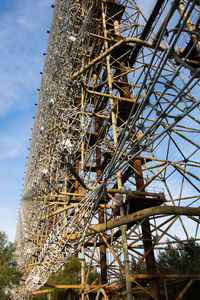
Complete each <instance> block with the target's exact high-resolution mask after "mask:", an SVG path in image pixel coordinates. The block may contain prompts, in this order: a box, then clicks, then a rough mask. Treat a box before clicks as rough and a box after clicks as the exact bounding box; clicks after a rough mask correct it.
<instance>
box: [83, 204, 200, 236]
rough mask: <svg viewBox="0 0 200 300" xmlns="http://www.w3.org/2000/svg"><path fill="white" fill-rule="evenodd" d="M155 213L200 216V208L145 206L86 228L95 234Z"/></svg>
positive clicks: (89, 233)
mask: <svg viewBox="0 0 200 300" xmlns="http://www.w3.org/2000/svg"><path fill="white" fill-rule="evenodd" d="M156 215H175V216H177V215H185V216H200V208H194V207H182V206H179V207H175V206H153V207H150V208H145V209H142V210H139V211H137V212H136V213H132V214H129V215H126V216H124V217H120V218H117V219H115V220H110V221H107V222H106V223H103V224H98V225H95V226H93V227H91V228H89V230H88V235H91V234H95V233H98V232H102V231H106V230H108V229H112V228H115V227H119V226H121V225H125V224H129V223H136V222H138V221H141V220H143V219H145V218H147V217H151V216H156Z"/></svg>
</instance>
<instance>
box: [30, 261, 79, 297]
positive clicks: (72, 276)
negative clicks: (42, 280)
mask: <svg viewBox="0 0 200 300" xmlns="http://www.w3.org/2000/svg"><path fill="white" fill-rule="evenodd" d="M80 272H81V264H80V261H79V259H78V257H77V256H73V257H72V258H71V259H70V260H69V262H68V263H67V264H66V265H65V266H64V267H63V268H62V269H61V271H60V272H58V273H57V274H55V275H53V276H51V277H50V278H49V280H48V283H49V284H50V285H51V284H52V285H54V284H55V285H56V284H61V285H62V284H80V280H81V278H80ZM51 295H52V299H54V300H62V299H65V300H76V299H79V296H78V291H77V290H75V289H56V288H55V289H54V291H53V292H52V293H51ZM34 299H38V300H40V299H41V300H42V299H47V295H46V294H43V295H36V296H34Z"/></svg>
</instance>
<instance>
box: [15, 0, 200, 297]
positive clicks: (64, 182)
mask: <svg viewBox="0 0 200 300" xmlns="http://www.w3.org/2000/svg"><path fill="white" fill-rule="evenodd" d="M153 4H154V6H152V11H151V13H150V15H149V17H148V19H146V18H145V16H144V15H143V14H142V11H141V10H140V8H139V7H140V1H134V0H131V1H130V0H119V1H114V0H96V1H91V0H84V1H81V0H68V1H66V0H57V1H55V5H54V6H53V7H54V17H53V22H52V27H51V30H50V37H49V43H48V49H47V53H46V56H45V66H44V71H43V76H42V83H41V88H40V92H39V101H38V105H37V111H36V115H35V122H34V128H33V133H32V139H31V145H30V152H29V157H28V162H27V169H26V176H25V182H24V189H23V195H22V200H21V207H20V214H19V220H18V226H17V234H16V241H17V250H16V256H17V261H18V266H19V268H20V269H21V270H22V271H23V273H24V276H23V280H22V281H21V284H20V287H18V288H17V290H16V291H15V292H14V298H15V299H18V300H20V299H27V298H28V297H29V296H28V295H31V294H32V295H34V294H36V293H40V291H37V290H39V289H40V287H42V286H43V285H44V284H46V282H47V280H48V278H49V276H50V275H51V274H54V273H56V272H57V271H58V270H59V269H60V268H61V267H62V266H63V265H64V264H65V263H66V262H67V260H68V259H69V258H70V257H71V256H72V255H74V254H77V255H78V256H79V257H80V258H81V268H82V269H81V270H82V271H81V284H80V285H79V286H76V288H79V290H80V297H81V299H82V300H83V299H89V298H90V294H91V293H93V294H94V293H95V294H96V299H99V298H100V297H103V298H104V299H109V298H110V297H111V295H113V294H116V295H120V293H124V294H126V297H127V299H128V300H130V299H133V298H134V297H135V298H134V299H141V298H140V297H141V295H147V297H149V299H156V300H159V299H160V294H161V293H164V294H165V295H166V299H168V298H167V291H166V282H167V281H168V280H177V279H185V280H188V283H187V282H186V283H187V285H186V287H185V289H184V290H183V291H182V292H181V293H180V295H179V296H178V298H177V299H181V297H182V296H183V294H184V293H185V291H186V290H187V289H188V288H189V286H191V284H192V279H193V278H200V274H196V275H192V274H181V275H180V274H171V275H170V274H168V275H164V274H158V273H157V268H156V257H157V253H158V251H160V250H163V249H174V247H173V245H175V244H176V243H177V241H181V242H182V243H184V242H186V241H188V240H190V239H191V238H193V239H194V240H196V241H199V238H200V234H199V217H200V209H199V199H200V186H199V179H200V178H199V173H200V172H199V166H200V165H199V148H200V146H199V130H200V126H199V125H200V121H199V120H200V118H199V117H200V112H199V105H200V98H199V76H200V59H199V58H200V42H199V38H200V34H199V28H200V27H199V26H200V25H199V23H200V17H199V9H200V7H199V4H200V3H199V1H183V2H180V1H178V0H174V1H172V3H171V1H165V0H157V1H154V2H153ZM133 261H134V264H133ZM95 271H97V272H98V273H99V278H97V279H98V280H96V282H93V283H91V282H89V281H88V280H89V274H90V273H92V272H95ZM48 285H49V286H51V287H55V286H52V285H51V284H50V283H49V284H48ZM59 287H60V288H69V287H70V286H68V285H65V286H59ZM71 287H72V288H73V287H74V286H71ZM36 291H37V292H36ZM42 292H48V293H49V292H50V291H49V290H48V291H46V290H44V291H42Z"/></svg>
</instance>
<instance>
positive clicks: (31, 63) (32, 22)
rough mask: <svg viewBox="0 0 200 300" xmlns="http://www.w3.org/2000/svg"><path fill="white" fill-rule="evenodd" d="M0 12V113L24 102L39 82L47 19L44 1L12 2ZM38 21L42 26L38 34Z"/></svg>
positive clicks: (47, 12) (4, 112)
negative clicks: (13, 4)
mask: <svg viewBox="0 0 200 300" xmlns="http://www.w3.org/2000/svg"><path fill="white" fill-rule="evenodd" d="M15 2H16V5H15V7H14V6H13V9H10V10H9V12H4V13H2V14H1V13H0V56H1V66H0V116H2V115H5V114H6V113H7V112H8V111H9V109H10V108H13V106H14V105H17V106H19V105H28V103H27V101H28V97H24V95H25V92H26V94H28V93H29V92H30V91H31V90H33V89H34V88H36V86H38V85H39V80H40V79H39V78H38V74H39V72H40V71H41V69H42V65H43V60H44V58H43V56H42V52H43V51H45V48H46V44H47V34H46V29H48V28H49V26H48V24H49V22H50V18H51V16H50V14H49V10H47V9H44V8H45V7H46V8H47V6H48V7H50V3H49V1H48V0H40V1H24V0H23V1H21V0H20V1H15ZM41 23H43V25H44V24H45V25H46V28H45V27H44V28H43V35H41Z"/></svg>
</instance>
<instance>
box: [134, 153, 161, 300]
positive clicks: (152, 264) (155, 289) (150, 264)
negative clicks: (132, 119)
mask: <svg viewBox="0 0 200 300" xmlns="http://www.w3.org/2000/svg"><path fill="white" fill-rule="evenodd" d="M133 167H134V169H135V170H136V172H135V181H136V188H137V189H140V188H141V187H142V186H144V180H143V175H142V166H141V160H140V159H139V158H136V159H135V160H134V162H133ZM142 237H143V244H144V253H145V254H147V253H148V254H147V255H146V267H147V273H148V274H150V275H154V274H156V273H157V271H156V261H155V257H154V251H153V244H152V236H151V228H150V222H149V218H146V219H145V220H144V222H143V223H142ZM150 249H151V250H150ZM149 292H150V294H151V297H150V299H156V300H159V299H160V291H159V284H158V280H155V279H152V280H150V281H149Z"/></svg>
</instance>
